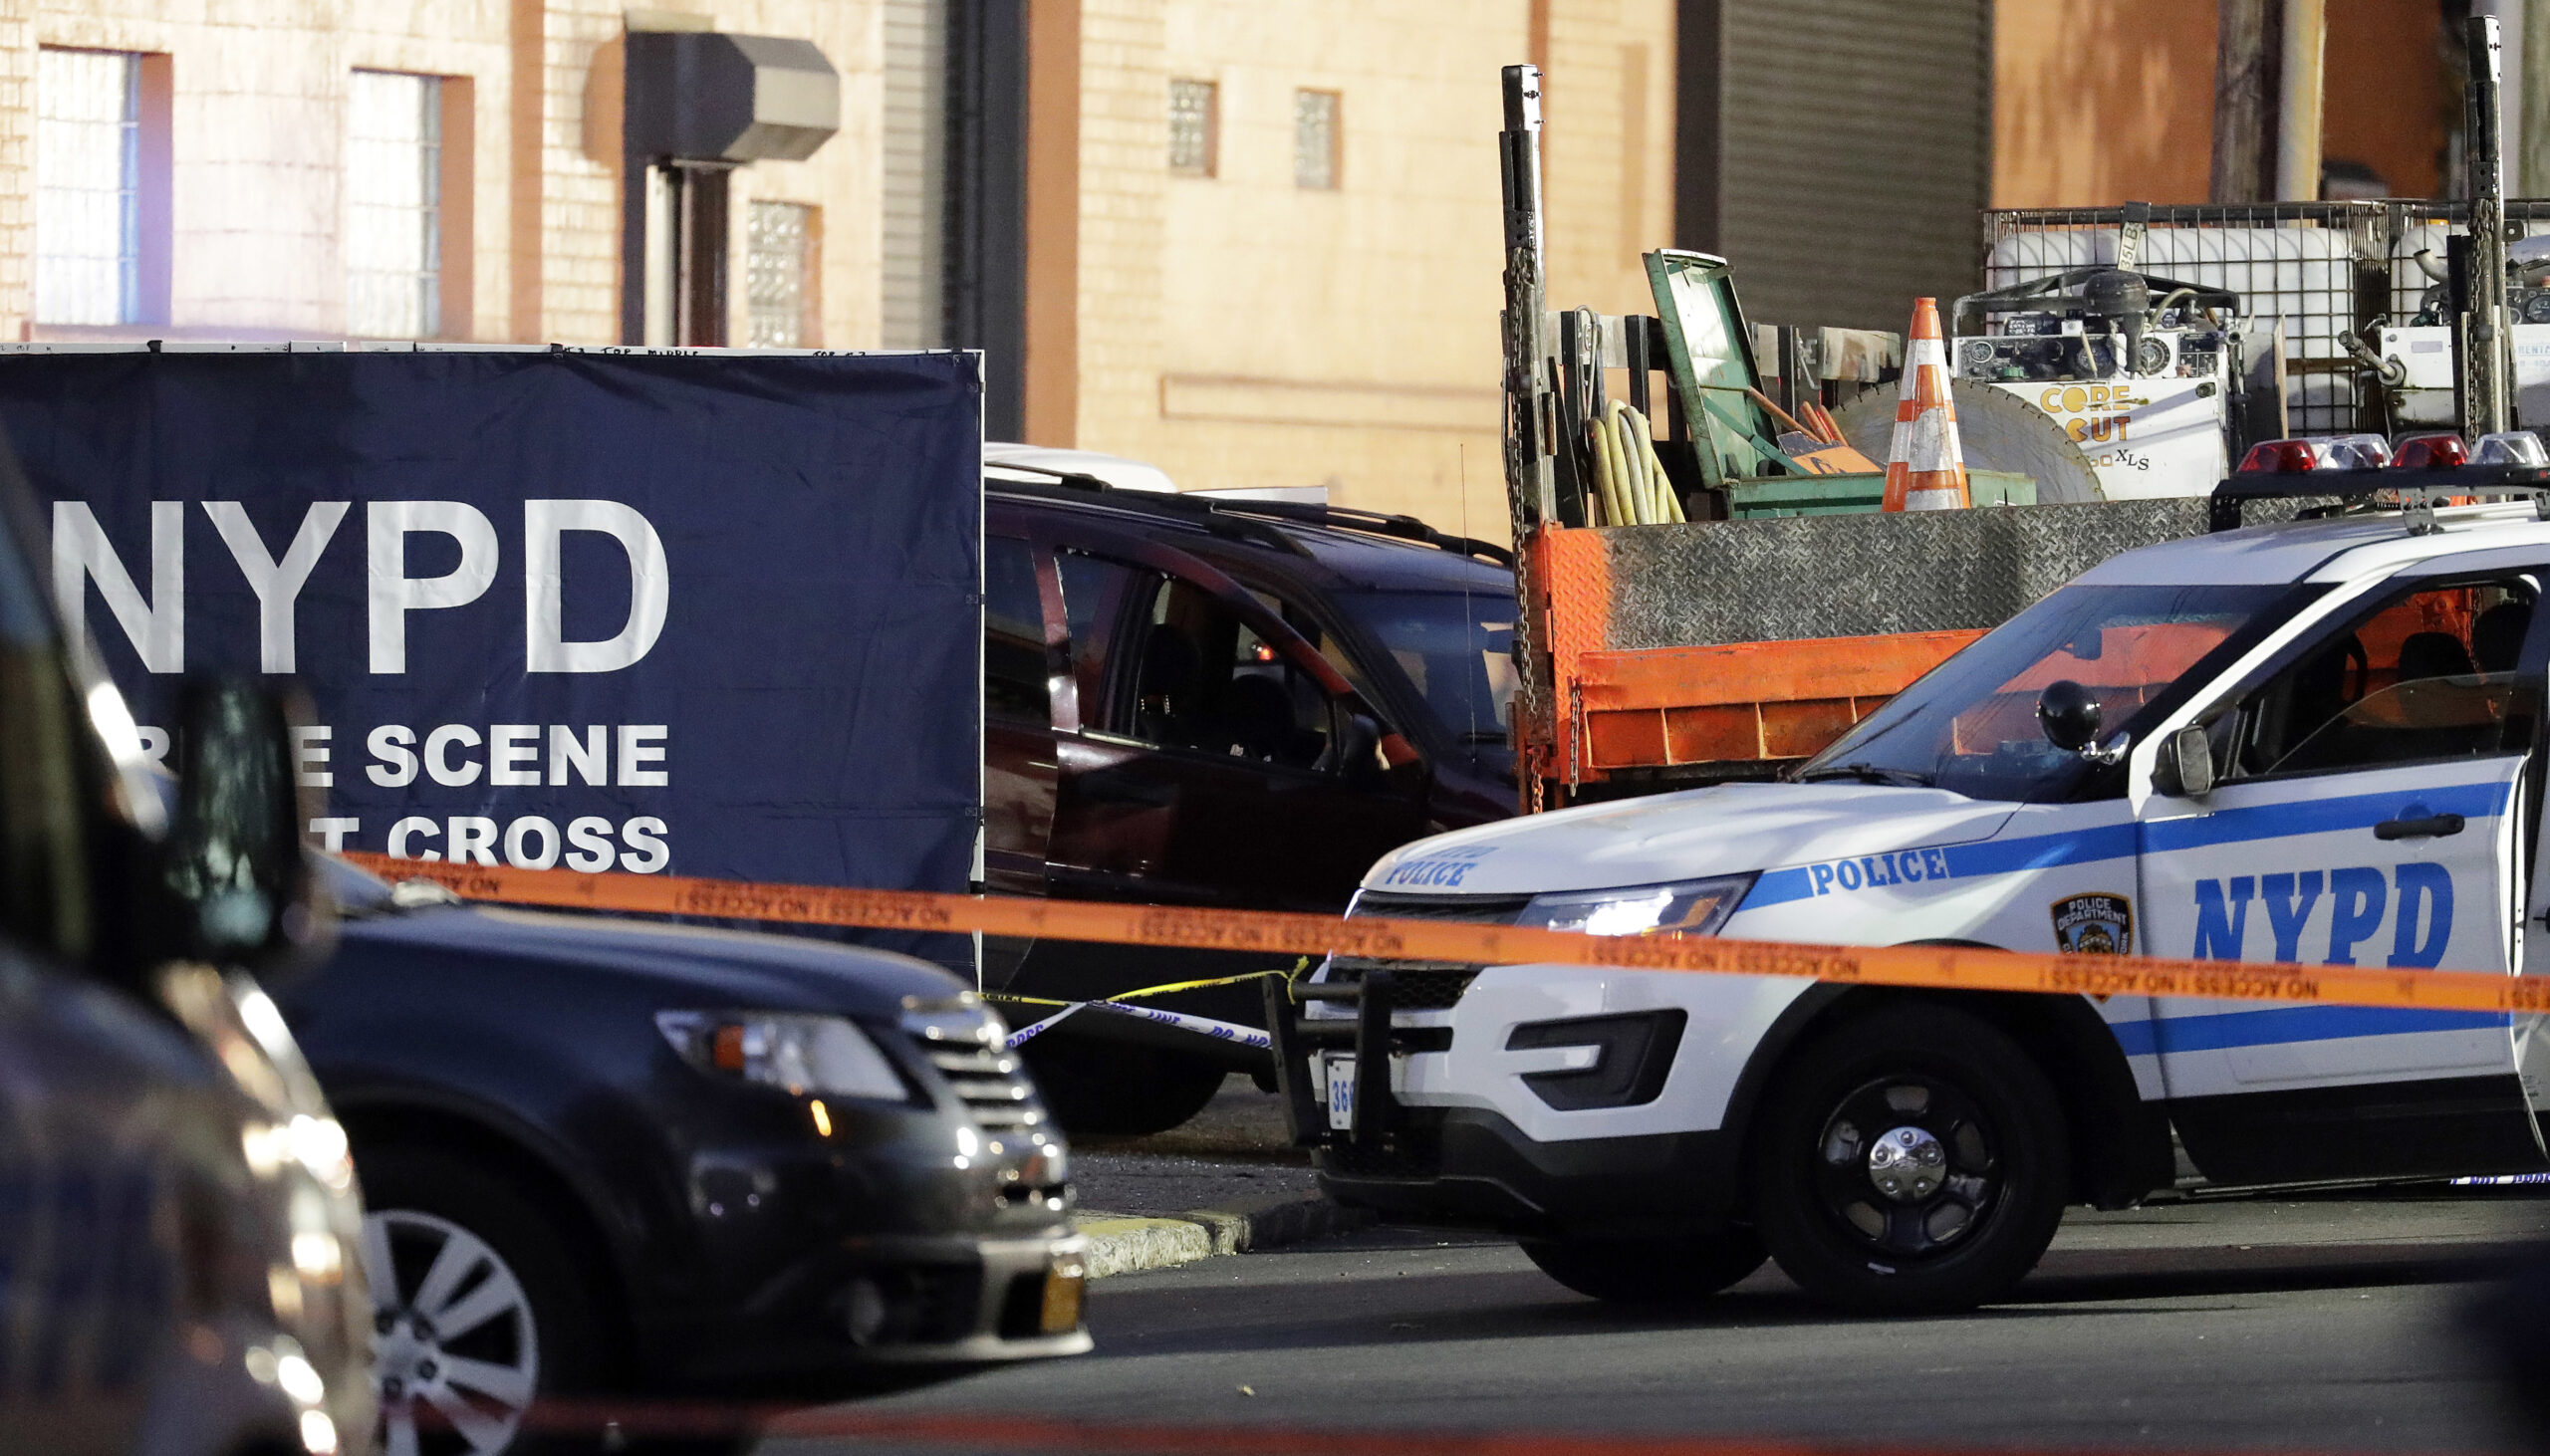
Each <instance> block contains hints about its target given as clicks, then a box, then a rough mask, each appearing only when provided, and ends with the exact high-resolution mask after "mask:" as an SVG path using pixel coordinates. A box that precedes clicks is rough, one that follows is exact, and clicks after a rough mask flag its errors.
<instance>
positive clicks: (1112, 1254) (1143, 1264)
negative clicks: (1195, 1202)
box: [1075, 1193, 1373, 1279]
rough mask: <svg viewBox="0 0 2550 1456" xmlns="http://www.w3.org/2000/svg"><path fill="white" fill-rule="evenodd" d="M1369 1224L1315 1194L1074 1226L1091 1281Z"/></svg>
mask: <svg viewBox="0 0 2550 1456" xmlns="http://www.w3.org/2000/svg"><path fill="white" fill-rule="evenodd" d="M1372 1221H1373V1215H1372V1213H1371V1212H1370V1211H1369V1210H1366V1209H1361V1208H1348V1207H1345V1206H1344V1205H1342V1204H1338V1203H1332V1202H1330V1201H1329V1200H1328V1199H1327V1198H1325V1197H1322V1196H1321V1195H1319V1194H1316V1193H1313V1194H1309V1195H1307V1196H1305V1195H1299V1194H1289V1193H1287V1194H1277V1195H1275V1196H1273V1197H1269V1198H1257V1199H1251V1200H1249V1201H1247V1202H1244V1203H1239V1204H1234V1205H1233V1206H1231V1207H1229V1208H1197V1209H1191V1210H1189V1211H1187V1212H1185V1213H1178V1214H1169V1215H1166V1216H1164V1217H1157V1218H1137V1217H1131V1216H1127V1215H1123V1214H1113V1213H1097V1212H1090V1213H1084V1214H1082V1215H1080V1217H1079V1218H1078V1219H1076V1220H1075V1222H1076V1223H1078V1224H1079V1226H1080V1231H1081V1232H1082V1233H1084V1234H1087V1235H1088V1236H1089V1277H1090V1278H1092V1279H1106V1278H1108V1277H1109V1276H1111V1275H1117V1274H1133V1273H1136V1272H1138V1271H1141V1270H1145V1269H1170V1268H1174V1267H1176V1266H1177V1265H1180V1264H1192V1263H1194V1262H1195V1261H1197V1260H1199V1259H1210V1258H1213V1257H1215V1256H1216V1255H1221V1254H1245V1253H1248V1252H1250V1251H1252V1250H1256V1249H1272V1248H1275V1247H1277V1246H1279V1245H1283V1244H1299V1243H1303V1242H1305V1241H1307V1240H1311V1239H1325V1238H1328V1237H1330V1236H1331V1235H1334V1234H1342V1233H1345V1232H1346V1231H1348V1230H1349V1229H1359V1228H1362V1227H1364V1226H1365V1225H1367V1224H1369V1223H1371V1222H1372Z"/></svg>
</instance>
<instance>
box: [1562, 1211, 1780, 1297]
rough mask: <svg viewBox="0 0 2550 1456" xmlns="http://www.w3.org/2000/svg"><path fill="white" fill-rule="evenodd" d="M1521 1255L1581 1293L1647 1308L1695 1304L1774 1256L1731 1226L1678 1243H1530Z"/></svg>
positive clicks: (1745, 1230)
mask: <svg viewBox="0 0 2550 1456" xmlns="http://www.w3.org/2000/svg"><path fill="white" fill-rule="evenodd" d="M1523 1252H1524V1253H1525V1254H1527V1255H1529V1256H1530V1257H1531V1260H1532V1262H1533V1263H1534V1264H1537V1265H1539V1266H1540V1267H1541V1272H1542V1273H1543V1274H1546V1275H1548V1276H1549V1277H1550V1278H1552V1279H1555V1280H1557V1281H1558V1282H1559V1283H1561V1284H1563V1285H1566V1286H1567V1287H1568V1288H1569V1289H1572V1290H1574V1291H1576V1292H1577V1293H1578V1294H1580V1295H1587V1296H1590V1297H1592V1298H1594V1299H1598V1300H1603V1301H1606V1302H1608V1303H1611V1304H1616V1305H1648V1306H1676V1305H1691V1304H1697V1303H1699V1302H1700V1301H1702V1300H1705V1299H1707V1298H1708V1297H1709V1296H1711V1295H1714V1294H1716V1293H1717V1292H1718V1291H1720V1290H1723V1289H1725V1288H1726V1287H1727V1286H1729V1285H1732V1284H1735V1283H1737V1282H1738V1281H1740V1280H1742V1279H1743V1278H1744V1276H1746V1275H1748V1274H1751V1273H1752V1272H1753V1271H1754V1270H1756V1269H1759V1268H1761V1267H1762V1261H1763V1260H1765V1259H1767V1258H1769V1257H1770V1254H1769V1252H1768V1251H1766V1250H1765V1249H1764V1248H1763V1247H1762V1240H1761V1239H1760V1238H1759V1237H1758V1236H1757V1235H1755V1234H1754V1232H1753V1231H1752V1230H1751V1229H1748V1228H1740V1227H1735V1226H1732V1225H1730V1226H1728V1227H1727V1228H1725V1229H1722V1230H1720V1231H1717V1232H1715V1233H1712V1234H1709V1235H1707V1236H1705V1237H1690V1238H1680V1239H1526V1240H1524V1241H1523Z"/></svg>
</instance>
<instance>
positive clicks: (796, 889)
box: [343, 850, 2550, 1013]
mask: <svg viewBox="0 0 2550 1456" xmlns="http://www.w3.org/2000/svg"><path fill="white" fill-rule="evenodd" d="M343 857H345V858H346V859H347V860H348V861H350V862H352V863H355V864H359V865H362V866H363V867H364V868H366V869H369V870H372V871H373V872H374V873H376V874H382V875H385V876H387V877H389V878H391V879H416V878H421V879H430V880H432V881H434V882H435V883H437V884H440V885H442V886H444V887H445V888H447V889H449V890H451V891H452V892H453V893H454V894H457V895H459V896H460V897H461V898H463V899H471V900H492V901H497V902H500V903H505V904H517V905H545V906H552V907H557V908H564V909H577V910H617V911H627V912H633V913H638V914H657V915H708V916H715V917H719V918H727V919H744V920H768V921H774V922H779V923H785V924H792V925H846V926H857V927H861V928H866V929H872V930H925V931H942V932H947V933H950V934H965V933H968V932H972V931H981V932H982V933H984V934H986V935H1012V936H1025V937H1031V938H1050V939H1055V940H1089V941H1099V942H1104V943H1109V944H1116V945H1158V946H1176V947H1182V948H1185V949H1190V950H1223V951H1241V952H1249V953H1256V954H1265V955H1288V956H1289V955H1326V954H1330V953H1337V954H1343V955H1353V956H1368V957H1371V958H1373V959H1376V960H1438V961H1467V962H1476V963H1479V964H1485V965H1570V966H1594V967H1605V968H1610V969H1614V970H1631V971H1680V972H1687V973H1690V974H1695V975H1715V976H1790V977H1795V978H1798V979H1801V980H1814V981H1835V982H1841V983H1844V984H1852V985H1867V986H1918V987H1927V988H1932V989H1936V990H1947V991H2032V992H2046V993H2054V994H2062V995H2085V996H2095V997H2100V998H2102V999H2104V998H2106V997H2109V996H2190V997H2204V998H2210V999H2216V1000H2224V1001H2305V1002H2318V1003H2321V1004H2324V1005H2330V1006H2382V1007H2397V1008H2406V1009H2409V1010H2416V1011H2502V1012H2526V1013H2537V1012H2550V977H2545V978H2532V977H2519V976H2511V975H2506V974H2503V973H2500V972H2494V971H2400V970H2389V969H2384V968H2379V967H2373V966H2300V965H2275V964H2267V963H2261V962H2250V961H2191V960H2162V959H2157V958H2154V957H2149V956H2112V955H2045V954H2042V953H2034V952H2027V951H2007V950H1982V949H1976V948H1974V947H1970V946H1951V945H1896V946H1870V945H1800V944H1787V943H1783V942H1778V941H1764V940H1721V939H1718V938H1716V937H1713V936H1692V937H1681V936H1623V935H1587V934H1584V933H1582V932H1579V931H1572V930H1535V929H1525V928H1521V927H1517V926H1511V925H1472V924H1461V923H1458V922H1448V921H1437V920H1394V919H1387V918H1383V917H1379V916H1376V917H1373V918H1370V919H1365V918H1360V917H1359V918H1357V919H1352V920H1344V919H1336V918H1332V917H1330V916H1327V915H1303V914H1293V913H1288V912H1282V911H1273V910H1194V909H1180V908H1178V907H1176V906H1171V905H1127V904H1111V903H1104V902H1099V901H1090V900H1044V899H1028V898H1024V897H1021V896H1014V895H955V894H930V893H924V892H921V891H914V890H882V889H839V888H832V887H828V886H824V885H811V884H754V883H747V882H744V881H740V880H727V879H698V878H692V877H688V876H684V875H672V874H610V873H605V874H589V873H585V872H582V871H579V870H573V869H516V868H512V867H510V866H502V865H481V864H448V863H442V862H436V861H428V860H418V859H392V858H390V857H389V856H387V855H385V854H372V853H360V852H355V851H351V850H349V851H347V852H346V853H345V854H344V856H343Z"/></svg>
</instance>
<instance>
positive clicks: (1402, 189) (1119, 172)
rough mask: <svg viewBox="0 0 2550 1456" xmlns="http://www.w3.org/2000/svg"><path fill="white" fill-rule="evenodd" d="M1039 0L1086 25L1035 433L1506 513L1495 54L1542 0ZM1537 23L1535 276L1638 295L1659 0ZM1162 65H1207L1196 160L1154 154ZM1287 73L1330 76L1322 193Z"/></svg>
mask: <svg viewBox="0 0 2550 1456" xmlns="http://www.w3.org/2000/svg"><path fill="white" fill-rule="evenodd" d="M1035 3H1037V4H1038V5H1039V6H1040V7H1043V8H1044V9H1045V10H1046V11H1047V12H1048V13H1047V15H1045V16H1043V17H1040V20H1041V21H1042V23H1043V24H1044V26H1045V27H1046V28H1045V29H1044V30H1041V31H1040V32H1039V35H1040V38H1043V37H1049V36H1054V35H1067V34H1070V33H1071V30H1070V29H1069V28H1067V26H1065V25H1058V24H1056V23H1055V21H1054V19H1053V17H1052V14H1051V12H1053V11H1056V10H1062V11H1068V12H1069V17H1068V19H1069V21H1070V22H1071V23H1072V24H1073V25H1076V30H1077V36H1078V45H1077V48H1076V52H1075V54H1074V56H1073V58H1072V59H1073V60H1074V62H1075V63H1076V65H1077V68H1078V73H1079V74H1078V81H1079V87H1078V107H1077V116H1076V117H1075V118H1072V119H1069V120H1070V121H1075V122H1076V124H1077V127H1078V146H1077V152H1076V157H1077V166H1078V173H1077V178H1076V184H1077V191H1078V197H1077V206H1076V208H1074V209H1073V210H1072V211H1071V212H1070V213H1069V214H1066V215H1068V216H1070V217H1072V218H1074V219H1076V222H1077V228H1078V233H1077V238H1076V240H1075V241H1076V249H1077V255H1076V260H1075V264H1074V267H1073V269H1072V276H1073V277H1075V278H1076V280H1077V299H1076V300H1075V303H1076V308H1075V309H1074V310H1073V312H1072V314H1071V317H1070V318H1069V319H1068V320H1063V321H1058V320H1056V319H1055V317H1054V312H1053V307H1052V306H1053V303H1054V301H1053V300H1052V299H1050V298H1046V299H1040V300H1039V301H1038V303H1037V305H1035V306H1034V307H1038V308H1041V309H1044V310H1045V311H1046V313H1045V314H1044V316H1043V317H1044V323H1045V328H1044V329H1043V331H1042V332H1041V334H1040V333H1039V331H1038V329H1037V327H1036V325H1035V324H1033V323H1031V333H1030V341H1029V383H1028V389H1029V400H1028V418H1029V430H1030V433H1031V434H1033V435H1037V436H1038V442H1039V443H1048V444H1066V443H1070V444H1078V445H1080V446H1083V447H1085V448H1090V449H1100V450H1108V451H1113V452H1116V453H1120V454H1127V455H1133V456H1136V457H1139V458H1142V459H1147V460H1151V461H1154V462H1156V463H1158V464H1159V465H1161V466H1162V467H1164V468H1165V469H1167V470H1168V471H1169V473H1170V474H1171V475H1172V476H1173V477H1175V478H1176V479H1177V480H1178V481H1179V482H1180V483H1181V484H1183V485H1186V486H1189V487H1230V486H1269V485H1321V484H1325V485H1327V486H1329V488H1330V495H1331V498H1332V499H1333V500H1336V501H1338V502H1339V503H1341V504H1348V505H1355V506H1363V507H1368V508H1374V509H1383V510H1393V511H1406V512H1410V513H1414V514H1417V515H1421V516H1423V517H1425V518H1427V519H1429V520H1431V521H1433V522H1435V523H1437V524H1439V525H1442V526H1445V527H1447V528H1452V529H1459V528H1461V527H1462V526H1463V525H1464V524H1466V526H1467V528H1468V529H1469V530H1470V531H1472V532H1473V533H1475V534H1479V535H1484V536H1493V537H1498V538H1501V537H1502V536H1503V535H1504V507H1503V504H1502V502H1503V492H1502V489H1501V487H1500V485H1499V478H1500V477H1499V470H1500V465H1499V457H1498V447H1497V415H1498V402H1497V392H1496V381H1497V369H1498V364H1497V313H1498V309H1499V306H1500V303H1501V297H1502V295H1501V285H1500V282H1499V278H1500V272H1499V270H1500V268H1501V266H1502V260H1501V253H1500V243H1499V230H1500V221H1499V196H1498V183H1497V161H1496V132H1497V128H1498V125H1499V124H1500V122H1499V115H1500V113H1499V100H1498V73H1499V68H1501V67H1503V66H1505V65H1507V64H1509V63H1512V62H1516V61H1520V60H1524V59H1526V58H1527V57H1528V56H1529V55H1530V53H1531V49H1532V43H1533V40H1534V32H1535V30H1536V29H1539V28H1540V27H1537V26H1536V25H1535V19H1534V12H1535V10H1536V9H1538V8H1539V5H1538V0H1450V3H1447V0H1167V3H1165V4H1163V3H1159V0H1149V3H1145V0H1035ZM1545 23H1546V34H1547V36H1548V38H1549V48H1550V51H1551V60H1550V64H1551V71H1552V79H1551V82H1550V90H1551V93H1552V96H1553V101H1552V106H1551V112H1552V117H1553V120H1552V121H1551V131H1550V138H1551V140H1550V146H1551V151H1550V155H1549V157H1548V160H1547V165H1548V167H1549V171H1550V176H1551V186H1550V199H1551V206H1552V211H1551V228H1550V234H1551V237H1550V244H1551V271H1552V279H1551V290H1550V297H1551V300H1552V302H1553V303H1563V304H1580V303H1581V304H1589V305H1593V306H1596V307H1600V308H1602V309H1605V310H1607V311H1611V312H1619V311H1621V310H1624V309H1635V308H1642V307H1643V305H1642V303H1641V300H1642V298H1643V296H1644V283H1643V277H1644V275H1643V271H1642V268H1641V265H1640V264H1639V263H1638V252H1639V251H1640V250H1641V249H1643V248H1652V247H1656V246H1658V245H1661V244H1663V243H1666V242H1668V241H1669V240H1670V232H1671V221H1672V202H1671V197H1672V192H1671V189H1672V160H1671V158H1672V131H1673V108H1672V69H1671V64H1672V54H1673V31H1672V5H1671V3H1670V0H1554V3H1553V4H1552V6H1551V9H1550V11H1549V12H1547V14H1546V17H1545ZM1036 64H1037V65H1038V66H1039V67H1045V66H1049V65H1052V64H1053V61H1052V53H1051V51H1050V50H1048V51H1047V52H1044V53H1041V54H1040V55H1039V59H1038V60H1037V62H1036ZM1171 80H1189V81H1204V82H1210V83H1212V84H1213V85H1214V86H1215V88H1216V89H1217V90H1216V97H1217V103H1218V114H1219V125H1218V128H1217V129H1218V136H1217V141H1218V145H1217V148H1216V151H1217V155H1216V157H1215V164H1214V167H1213V173H1212V175H1209V176H1189V175H1171V174H1170V172H1169V170H1168V164H1167V163H1168V152H1167V123H1166V118H1167V88H1168V84H1169V82H1170V81H1171ZM1301 91H1322V92H1332V93H1335V94H1336V95H1337V97H1338V98H1339V103H1338V107H1339V110H1338V117H1339V125H1340V137H1339V143H1338V157H1339V175H1338V185H1337V187H1336V188H1335V189H1333V190H1319V189H1311V188H1305V187H1301V186H1298V185H1296V182H1295V176H1294V165H1293V146H1294V105H1295V102H1294V98H1295V94H1296V93H1297V92H1301ZM1052 122H1053V119H1052V118H1051V116H1050V114H1049V113H1045V112H1039V113H1038V114H1037V115H1036V116H1035V117H1034V119H1033V120H1032V121H1031V125H1039V126H1050V125H1051V124H1052ZM1057 170H1059V169H1053V168H1049V169H1048V170H1047V171H1046V172H1045V173H1044V174H1042V175H1041V176H1040V174H1038V173H1037V172H1033V171H1031V173H1030V178H1029V186H1030V189H1031V193H1033V191H1034V190H1035V189H1037V188H1038V187H1039V186H1040V185H1050V180H1051V178H1052V176H1053V175H1054V173H1055V171H1057ZM1030 205H1031V216H1033V215H1034V208H1035V206H1036V204H1035V203H1034V202H1032V201H1031V204H1030ZM1047 215H1048V216H1051V215H1052V214H1051V213H1048V214H1047ZM1031 245H1032V246H1040V247H1045V248H1048V249H1052V248H1054V246H1055V245H1054V244H1053V242H1052V240H1051V239H1050V238H1048V237H1045V236H1043V235H1041V234H1040V235H1038V236H1036V237H1035V238H1033V239H1032V244H1031ZM1032 267H1033V264H1031V268H1032ZM1058 324H1067V325H1068V327H1069V330H1070V337H1069V338H1068V340H1067V341H1066V340H1064V337H1063V334H1062V331H1061V329H1060V328H1058V327H1057V325H1058ZM1058 343H1059V344H1060V345H1061V347H1055V346H1056V345H1057V344H1058ZM1040 344H1041V345H1043V346H1044V347H1042V348H1040ZM1058 399H1061V400H1067V401H1068V404H1067V407H1066V408H1063V409H1056V408H1054V407H1053V405H1054V402H1055V401H1056V400H1058ZM1464 477H1466V480H1467V484H1468V489H1467V492H1466V496H1465V495H1464V493H1463V491H1462V489H1461V482H1462V481H1463V479H1464Z"/></svg>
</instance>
